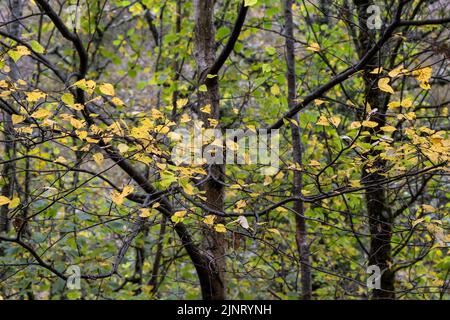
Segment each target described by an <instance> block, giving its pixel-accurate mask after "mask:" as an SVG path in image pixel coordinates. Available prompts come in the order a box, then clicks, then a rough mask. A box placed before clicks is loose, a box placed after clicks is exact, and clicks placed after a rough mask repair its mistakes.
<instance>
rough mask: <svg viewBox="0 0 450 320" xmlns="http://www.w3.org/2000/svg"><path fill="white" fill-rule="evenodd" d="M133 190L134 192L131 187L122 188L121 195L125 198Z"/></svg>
mask: <svg viewBox="0 0 450 320" xmlns="http://www.w3.org/2000/svg"><path fill="white" fill-rule="evenodd" d="M133 190H134V187H133V186H130V185H127V186H125V187H123V190H122V194H123V195H124V196H125V197H126V196H127V195H129V194H130V193H132V192H133Z"/></svg>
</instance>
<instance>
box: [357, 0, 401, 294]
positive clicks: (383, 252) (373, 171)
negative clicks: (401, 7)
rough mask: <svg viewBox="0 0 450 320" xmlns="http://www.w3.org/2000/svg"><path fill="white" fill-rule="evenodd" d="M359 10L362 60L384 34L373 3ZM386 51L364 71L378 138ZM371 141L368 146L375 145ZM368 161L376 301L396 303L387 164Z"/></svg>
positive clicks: (374, 155)
mask: <svg viewBox="0 0 450 320" xmlns="http://www.w3.org/2000/svg"><path fill="white" fill-rule="evenodd" d="M355 4H356V6H357V9H358V20H359V25H360V34H359V39H358V42H359V56H360V57H362V56H363V55H364V54H365V52H366V51H367V50H368V48H369V47H370V46H371V45H372V41H374V39H375V38H376V35H377V33H379V32H382V31H381V30H376V29H371V30H370V29H368V27H367V19H368V17H369V14H368V13H367V7H368V6H370V5H372V4H373V3H372V1H368V0H355ZM383 52H384V53H385V52H386V51H385V50H382V49H380V51H379V53H378V54H377V55H375V56H374V57H373V58H372V59H371V61H369V63H367V65H366V67H365V68H364V70H363V79H364V85H365V95H366V103H368V104H369V105H370V106H371V108H373V109H375V108H377V109H378V110H377V111H376V112H372V115H371V117H370V121H374V122H376V123H377V124H378V125H377V127H375V128H373V129H371V136H376V135H377V134H378V133H379V132H380V128H381V127H382V126H384V125H385V123H386V116H385V115H386V110H387V101H388V99H387V98H388V97H387V96H386V94H385V93H383V92H382V91H380V90H379V89H378V87H377V85H376V84H377V81H378V78H379V75H377V74H372V73H370V72H371V71H372V70H373V69H375V68H377V67H380V66H382V65H383V61H384V60H385V59H383V57H385V56H387V55H385V54H384V53H383ZM371 136H369V137H368V140H367V142H373V141H371V140H370V138H371ZM365 156H366V157H367V158H368V159H369V160H368V161H367V163H366V164H365V166H364V168H363V172H362V182H363V184H364V185H366V186H368V187H367V189H366V191H365V200H366V208H367V216H368V219H369V229H370V250H369V258H368V264H369V266H371V265H375V266H378V267H379V268H380V271H381V281H380V288H375V289H374V290H373V292H372V298H373V299H395V291H394V290H395V287H394V283H395V274H394V273H393V272H392V269H391V265H392V252H391V251H392V248H391V238H392V222H393V218H392V213H391V210H390V207H389V203H388V197H387V186H386V185H381V184H379V183H378V181H380V180H381V179H383V178H384V177H383V173H384V172H385V170H386V161H385V160H383V159H381V158H380V151H379V150H374V149H372V150H370V151H369V152H367V153H366V154H365Z"/></svg>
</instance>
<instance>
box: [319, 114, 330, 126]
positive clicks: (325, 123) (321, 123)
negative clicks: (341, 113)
mask: <svg viewBox="0 0 450 320" xmlns="http://www.w3.org/2000/svg"><path fill="white" fill-rule="evenodd" d="M316 124H318V125H319V126H329V125H330V123H329V122H328V120H327V118H326V117H325V116H320V117H319V119H318V120H317V122H316Z"/></svg>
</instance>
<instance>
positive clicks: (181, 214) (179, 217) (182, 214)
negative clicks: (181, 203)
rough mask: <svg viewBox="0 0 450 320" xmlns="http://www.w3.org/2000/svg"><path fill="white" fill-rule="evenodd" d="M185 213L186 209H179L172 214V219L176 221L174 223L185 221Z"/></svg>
mask: <svg viewBox="0 0 450 320" xmlns="http://www.w3.org/2000/svg"><path fill="white" fill-rule="evenodd" d="M185 215H186V210H182V211H177V212H175V213H174V214H173V215H172V217H171V218H170V220H172V222H174V223H179V222H183V220H184V217H185Z"/></svg>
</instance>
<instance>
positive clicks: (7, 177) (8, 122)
mask: <svg viewBox="0 0 450 320" xmlns="http://www.w3.org/2000/svg"><path fill="white" fill-rule="evenodd" d="M9 12H10V21H13V20H15V19H17V18H20V17H21V16H22V3H21V0H10V2H9ZM9 28H10V30H9V32H10V34H11V35H12V36H14V37H17V38H19V37H20V21H14V22H12V23H11V24H10V25H9ZM8 61H9V66H10V68H11V72H10V73H9V75H10V77H11V80H12V81H16V80H18V79H19V78H20V77H19V69H18V67H17V65H16V63H15V62H14V61H13V60H12V59H11V58H10V59H9V60H8ZM3 119H4V124H3V125H4V130H5V140H6V142H5V153H4V155H5V156H6V158H7V159H12V158H14V157H15V154H16V143H15V142H14V140H15V137H14V127H13V124H12V119H11V115H10V114H9V113H7V112H4V113H3ZM15 171H16V165H15V162H10V163H5V164H4V165H3V170H2V177H3V179H4V181H5V184H4V185H3V187H2V190H1V195H2V196H5V197H7V198H9V199H11V198H12V197H13V194H14V180H15V179H14V177H15ZM8 230H9V221H8V206H1V207H0V232H7V231H8Z"/></svg>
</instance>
